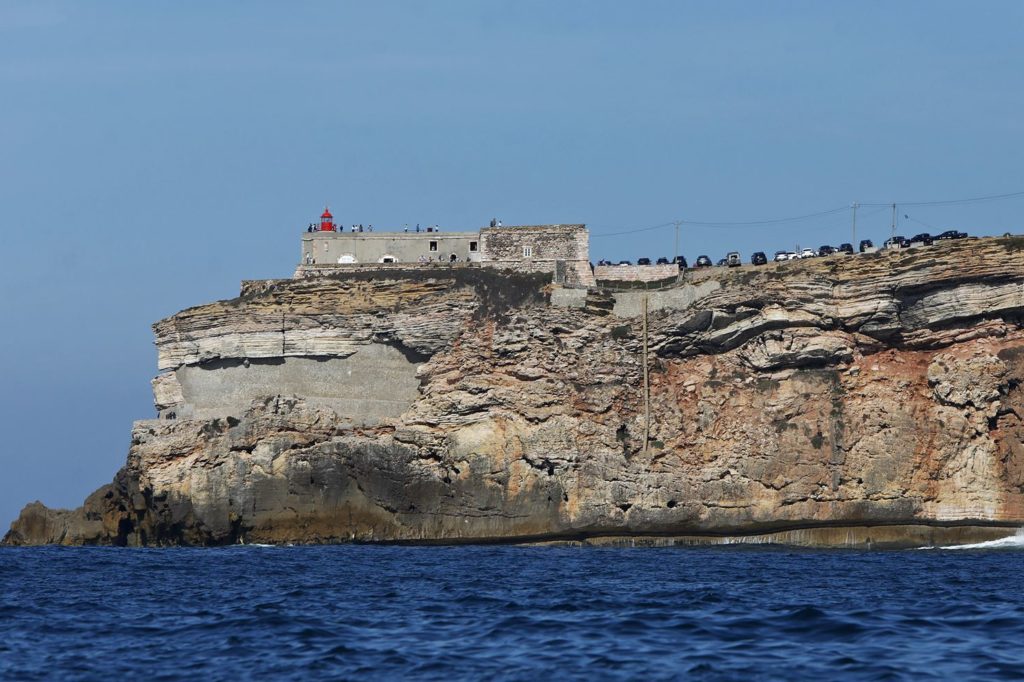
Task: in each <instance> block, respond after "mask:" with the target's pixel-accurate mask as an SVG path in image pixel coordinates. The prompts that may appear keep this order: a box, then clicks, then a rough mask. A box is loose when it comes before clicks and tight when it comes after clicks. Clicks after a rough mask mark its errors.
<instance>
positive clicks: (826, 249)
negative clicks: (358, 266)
mask: <svg viewBox="0 0 1024 682" xmlns="http://www.w3.org/2000/svg"><path fill="white" fill-rule="evenodd" d="M835 252H836V250H835V248H833V247H831V246H829V245H828V244H823V245H821V246H819V247H818V255H819V256H822V257H825V256H831V255H832V254H833V253H835Z"/></svg>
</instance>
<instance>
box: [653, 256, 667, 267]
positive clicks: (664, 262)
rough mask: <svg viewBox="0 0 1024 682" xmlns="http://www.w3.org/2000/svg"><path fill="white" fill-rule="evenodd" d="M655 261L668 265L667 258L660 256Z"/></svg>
mask: <svg viewBox="0 0 1024 682" xmlns="http://www.w3.org/2000/svg"><path fill="white" fill-rule="evenodd" d="M655 263H657V264H658V265H668V258H665V257H664V256H662V257H661V258H659V259H658V260H656V261H655Z"/></svg>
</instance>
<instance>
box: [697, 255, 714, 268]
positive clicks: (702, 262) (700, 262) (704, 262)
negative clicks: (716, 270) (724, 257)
mask: <svg viewBox="0 0 1024 682" xmlns="http://www.w3.org/2000/svg"><path fill="white" fill-rule="evenodd" d="M693 267H695V268H710V267H711V259H710V258H708V257H707V256H697V261H696V262H695V263H694V264H693Z"/></svg>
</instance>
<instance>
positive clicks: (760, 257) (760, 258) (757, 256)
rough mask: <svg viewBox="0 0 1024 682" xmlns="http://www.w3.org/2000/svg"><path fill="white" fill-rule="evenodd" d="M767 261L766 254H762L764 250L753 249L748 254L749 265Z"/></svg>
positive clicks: (762, 263) (761, 263)
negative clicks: (752, 251) (753, 250)
mask: <svg viewBox="0 0 1024 682" xmlns="http://www.w3.org/2000/svg"><path fill="white" fill-rule="evenodd" d="M767 262H768V256H766V255H764V251H755V252H754V253H752V254H751V255H750V264H751V265H764V264H765V263H767Z"/></svg>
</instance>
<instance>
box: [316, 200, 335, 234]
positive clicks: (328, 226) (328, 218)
mask: <svg viewBox="0 0 1024 682" xmlns="http://www.w3.org/2000/svg"><path fill="white" fill-rule="evenodd" d="M320 231H321V232H335V231H336V230H335V227H334V216H332V215H331V212H330V211H329V210H328V209H327V207H326V206H324V212H323V214H322V215H321V216H320Z"/></svg>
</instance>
